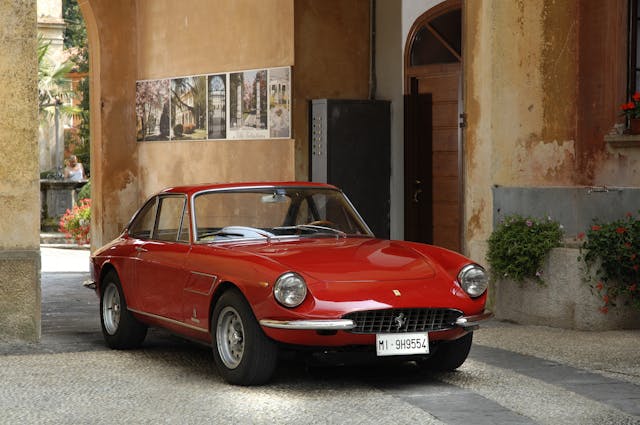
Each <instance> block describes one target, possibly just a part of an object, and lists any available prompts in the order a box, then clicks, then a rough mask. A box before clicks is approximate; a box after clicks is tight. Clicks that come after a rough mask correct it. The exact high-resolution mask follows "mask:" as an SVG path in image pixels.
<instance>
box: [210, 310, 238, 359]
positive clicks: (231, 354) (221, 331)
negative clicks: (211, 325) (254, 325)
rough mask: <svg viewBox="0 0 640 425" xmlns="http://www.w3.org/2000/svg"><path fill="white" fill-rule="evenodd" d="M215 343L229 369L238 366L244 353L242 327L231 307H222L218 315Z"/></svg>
mask: <svg viewBox="0 0 640 425" xmlns="http://www.w3.org/2000/svg"><path fill="white" fill-rule="evenodd" d="M216 345H217V348H218V353H219V354H220V359H221V360H222V363H224V365H225V366H226V367H228V368H229V369H235V368H236V367H238V365H239V364H240V362H241V361H242V356H243V354H244V327H243V325H242V318H241V317H240V315H239V314H238V312H237V311H236V309H234V308H233V307H230V306H227V307H225V308H223V309H222V311H221V312H220V315H219V316H218V325H217V327H216Z"/></svg>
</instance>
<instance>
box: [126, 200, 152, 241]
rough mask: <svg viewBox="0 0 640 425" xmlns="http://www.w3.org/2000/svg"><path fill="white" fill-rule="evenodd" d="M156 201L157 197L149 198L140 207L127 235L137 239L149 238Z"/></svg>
mask: <svg viewBox="0 0 640 425" xmlns="http://www.w3.org/2000/svg"><path fill="white" fill-rule="evenodd" d="M156 201H157V198H153V199H151V200H150V201H149V202H147V204H146V205H145V206H144V207H143V208H142V211H140V214H138V216H137V217H136V218H135V221H134V222H133V223H132V224H131V226H130V227H129V235H130V236H131V237H133V238H137V239H149V238H150V237H151V231H152V230H153V223H154V222H155V220H156Z"/></svg>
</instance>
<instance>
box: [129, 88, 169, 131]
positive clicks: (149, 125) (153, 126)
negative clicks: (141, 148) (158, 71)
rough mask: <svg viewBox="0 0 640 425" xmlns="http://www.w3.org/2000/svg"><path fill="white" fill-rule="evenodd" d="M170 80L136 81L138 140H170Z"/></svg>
mask: <svg viewBox="0 0 640 425" xmlns="http://www.w3.org/2000/svg"><path fill="white" fill-rule="evenodd" d="M169 88H170V83H169V80H152V81H138V82H137V83H136V140H138V141H150V140H169V135H170V129H169V123H170V121H169Z"/></svg>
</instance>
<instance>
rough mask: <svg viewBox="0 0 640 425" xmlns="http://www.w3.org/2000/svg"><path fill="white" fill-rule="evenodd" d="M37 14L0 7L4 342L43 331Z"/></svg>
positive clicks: (0, 314) (0, 308)
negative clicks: (41, 306) (41, 316)
mask: <svg viewBox="0 0 640 425" xmlns="http://www.w3.org/2000/svg"><path fill="white" fill-rule="evenodd" d="M36 14H37V12H36V0H27V1H20V2H0V17H2V18H1V20H2V29H3V36H2V37H0V49H1V51H2V53H3V54H2V57H1V58H0V88H2V90H0V115H1V116H2V120H0V161H2V166H0V205H2V214H0V341H4V340H26V341H37V340H38V339H39V338H40V332H41V331H40V274H39V273H40V246H39V245H40V239H39V234H40V209H39V208H38V207H36V205H40V179H39V155H38V114H37V111H38V106H37V99H36V96H34V93H36V91H37V66H38V64H37V41H36V40H37V29H36V25H35V24H34V23H35V22H36Z"/></svg>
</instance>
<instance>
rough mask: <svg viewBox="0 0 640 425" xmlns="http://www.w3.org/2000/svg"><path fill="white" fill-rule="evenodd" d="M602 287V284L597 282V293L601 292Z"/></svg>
mask: <svg viewBox="0 0 640 425" xmlns="http://www.w3.org/2000/svg"><path fill="white" fill-rule="evenodd" d="M603 287H604V285H603V284H602V282H598V284H597V285H596V288H598V291H601V290H602V288H603Z"/></svg>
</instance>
